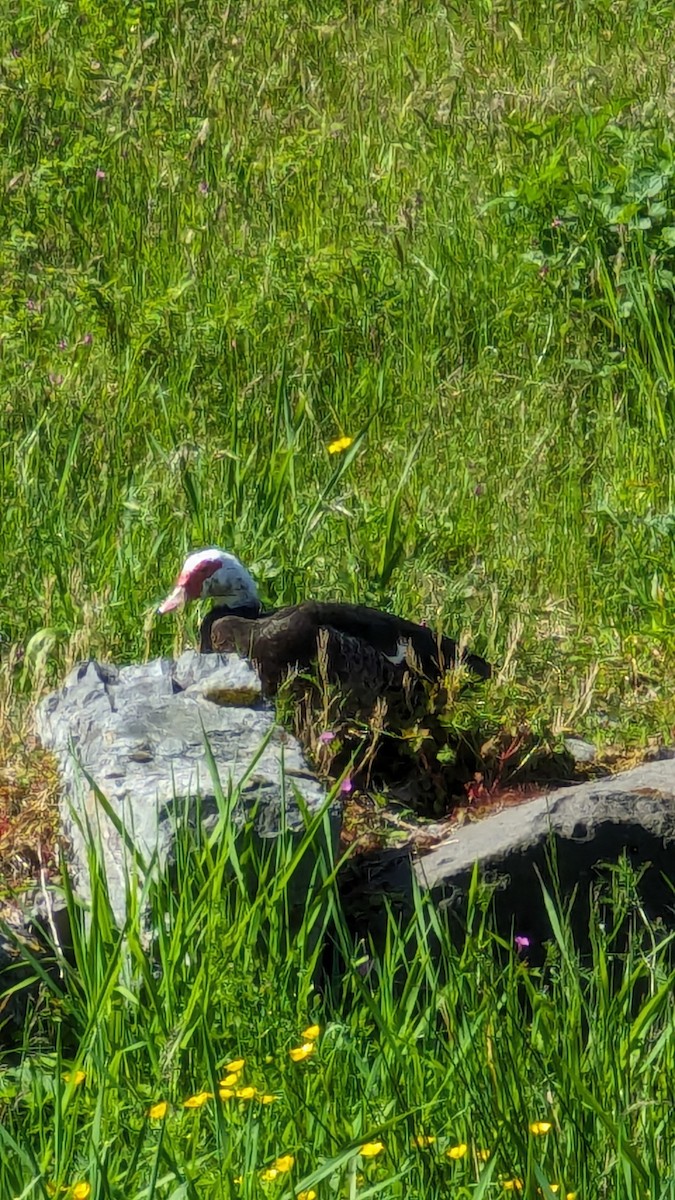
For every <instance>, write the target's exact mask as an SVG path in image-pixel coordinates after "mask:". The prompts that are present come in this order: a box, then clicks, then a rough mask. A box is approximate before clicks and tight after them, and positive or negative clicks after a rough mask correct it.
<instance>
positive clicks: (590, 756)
mask: <svg viewBox="0 0 675 1200" xmlns="http://www.w3.org/2000/svg"><path fill="white" fill-rule="evenodd" d="M564 745H565V749H566V751H567V753H568V754H571V755H572V758H573V759H574V761H575V762H577V763H593V762H595V760H596V758H597V757H598V751H597V749H596V747H595V746H594V745H593V743H592V742H586V741H584V739H583V738H578V737H568V738H565V742H564Z"/></svg>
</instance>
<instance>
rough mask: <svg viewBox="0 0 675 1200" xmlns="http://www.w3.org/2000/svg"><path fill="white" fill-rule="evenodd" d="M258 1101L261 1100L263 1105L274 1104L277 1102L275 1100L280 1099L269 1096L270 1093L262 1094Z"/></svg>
mask: <svg viewBox="0 0 675 1200" xmlns="http://www.w3.org/2000/svg"><path fill="white" fill-rule="evenodd" d="M258 1099H259V1101H260V1103H261V1104H274V1101H275V1100H277V1099H278V1097H277V1096H271V1095H270V1094H269V1092H262V1093H261V1094H260V1095H259V1096H258Z"/></svg>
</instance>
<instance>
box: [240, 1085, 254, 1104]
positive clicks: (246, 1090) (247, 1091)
mask: <svg viewBox="0 0 675 1200" xmlns="http://www.w3.org/2000/svg"><path fill="white" fill-rule="evenodd" d="M236 1095H237V1099H238V1100H253V1099H255V1088H254V1087H251V1086H250V1085H249V1086H248V1087H240V1088H237V1092H236Z"/></svg>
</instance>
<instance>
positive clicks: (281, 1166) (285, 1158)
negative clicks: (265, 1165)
mask: <svg viewBox="0 0 675 1200" xmlns="http://www.w3.org/2000/svg"><path fill="white" fill-rule="evenodd" d="M294 1165H295V1156H294V1155H293V1154H282V1155H280V1157H279V1158H275V1160H274V1166H275V1167H276V1169H277V1171H279V1172H280V1174H282V1175H284V1174H285V1173H286V1171H291V1170H292V1169H293V1167H294Z"/></svg>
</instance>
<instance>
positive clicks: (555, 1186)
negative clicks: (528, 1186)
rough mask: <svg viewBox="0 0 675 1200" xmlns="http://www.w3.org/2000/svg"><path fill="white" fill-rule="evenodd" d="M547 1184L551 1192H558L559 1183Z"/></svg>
mask: <svg viewBox="0 0 675 1200" xmlns="http://www.w3.org/2000/svg"><path fill="white" fill-rule="evenodd" d="M548 1186H549V1189H550V1191H552V1192H559V1191H560V1184H559V1183H549V1185H548Z"/></svg>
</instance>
